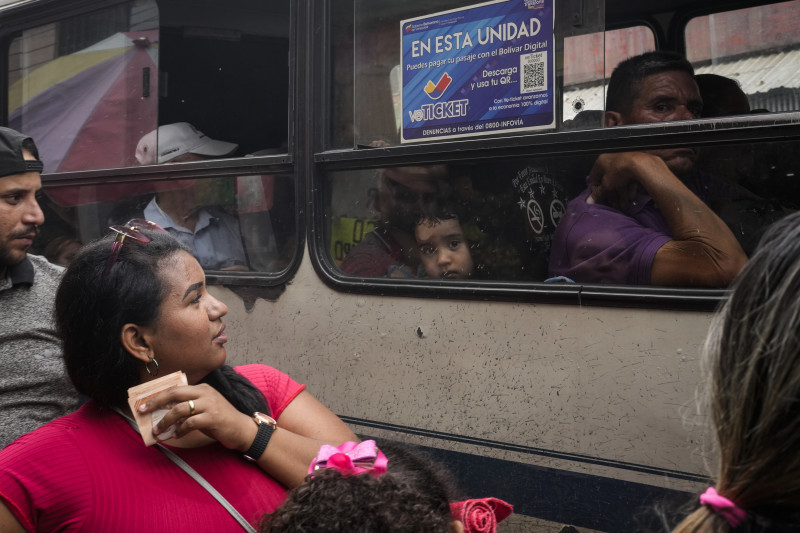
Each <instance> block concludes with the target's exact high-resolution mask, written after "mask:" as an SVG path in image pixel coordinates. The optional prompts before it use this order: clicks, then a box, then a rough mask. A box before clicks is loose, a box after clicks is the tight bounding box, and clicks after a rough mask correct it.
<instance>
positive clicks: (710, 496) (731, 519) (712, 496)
mask: <svg viewBox="0 0 800 533" xmlns="http://www.w3.org/2000/svg"><path fill="white" fill-rule="evenodd" d="M700 505H708V506H709V507H711V509H712V510H713V511H714V512H715V513H717V514H718V515H720V516H721V517H722V518H724V519H725V520H726V521H727V522H728V524H729V525H730V526H731V527H738V526H739V524H741V523H742V522H744V521H745V519H747V512H745V510H744V509H742V508H741V507H739V506H737V505H736V504H735V503H733V502H732V501H731V500H729V499H728V498H726V497H725V496H720V495H719V494H718V493H717V489H715V488H714V487H708V489H706V491H705V492H704V493H703V494H701V495H700Z"/></svg>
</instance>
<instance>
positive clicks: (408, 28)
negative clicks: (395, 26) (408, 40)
mask: <svg viewBox="0 0 800 533" xmlns="http://www.w3.org/2000/svg"><path fill="white" fill-rule="evenodd" d="M410 31H411V24H406V33H408V32H410Z"/></svg>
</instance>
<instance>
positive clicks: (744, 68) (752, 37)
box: [685, 1, 800, 114]
mask: <svg viewBox="0 0 800 533" xmlns="http://www.w3.org/2000/svg"><path fill="white" fill-rule="evenodd" d="M798 30H800V2H798V1H792V2H782V3H779V4H771V5H764V6H757V7H751V8H747V9H739V10H735V11H726V12H723V13H714V14H713V15H707V16H703V17H697V18H694V19H692V20H691V21H689V23H688V24H687V26H686V33H685V39H686V56H687V59H689V61H691V62H692V63H693V64H694V66H695V70H696V72H697V74H701V75H709V74H711V75H715V76H723V77H724V78H727V79H729V80H732V81H733V83H734V84H737V85H738V86H739V87H741V90H742V91H743V92H744V94H745V95H746V96H747V100H748V102H747V103H746V106H745V107H743V106H741V105H740V106H736V107H734V108H733V110H734V112H732V113H730V114H741V113H746V112H748V109H747V107H749V111H758V112H773V113H775V112H785V111H796V110H798V109H800V104H799V103H798V102H800V87H798V86H797V83H796V81H795V80H794V73H795V72H797V66H798V64H800V38H799V37H798V35H800V33H798ZM721 81H724V80H721ZM732 90H735V89H732Z"/></svg>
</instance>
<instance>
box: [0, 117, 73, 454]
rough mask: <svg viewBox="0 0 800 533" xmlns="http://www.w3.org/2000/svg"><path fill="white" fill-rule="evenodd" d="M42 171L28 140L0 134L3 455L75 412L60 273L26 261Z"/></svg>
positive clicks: (38, 214) (38, 217) (40, 261)
mask: <svg viewBox="0 0 800 533" xmlns="http://www.w3.org/2000/svg"><path fill="white" fill-rule="evenodd" d="M41 171H42V163H41V161H39V152H38V150H37V149H36V145H35V144H34V142H33V139H31V138H30V137H26V136H25V135H22V134H20V133H18V132H16V131H14V130H11V129H8V128H0V317H2V321H0V361H2V364H3V372H2V373H0V413H2V416H0V448H3V447H5V445H6V444H8V443H9V442H11V441H13V440H14V439H16V438H17V437H19V436H20V435H22V434H23V433H27V432H29V431H32V430H34V429H36V428H37V427H39V426H41V425H42V424H44V423H46V422H49V421H50V420H53V419H54V418H58V417H59V416H62V415H65V414H67V413H69V412H70V411H72V410H74V409H75V407H77V404H78V394H77V392H76V391H75V389H74V388H73V386H72V384H71V383H70V381H69V379H68V378H67V376H66V373H65V371H64V362H63V359H62V355H61V343H60V341H59V339H58V337H57V336H56V332H55V330H54V324H53V317H52V315H53V298H54V295H55V291H56V287H57V286H58V283H59V280H60V279H61V273H62V272H63V269H62V268H61V267H58V266H55V265H52V264H50V263H49V262H48V261H47V260H46V259H45V258H44V257H38V256H34V255H28V253H27V252H28V249H29V248H30V247H31V244H32V243H33V239H34V237H35V236H36V233H37V227H38V226H39V225H41V224H42V223H43V222H44V214H43V213H42V210H41V209H40V208H39V204H38V202H37V200H36V195H37V194H38V192H39V190H40V189H41V188H42V182H41V178H40V173H41Z"/></svg>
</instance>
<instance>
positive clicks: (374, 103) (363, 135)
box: [328, 0, 605, 148]
mask: <svg viewBox="0 0 800 533" xmlns="http://www.w3.org/2000/svg"><path fill="white" fill-rule="evenodd" d="M472 4H473V5H471V6H465V5H464V2H456V1H453V0H437V1H435V2H430V1H422V0H412V1H409V2H402V3H392V2H384V3H380V4H376V3H375V2H368V1H365V0H352V4H349V3H344V2H343V3H340V4H337V9H336V10H334V12H333V13H332V17H333V21H332V23H333V28H334V32H333V39H334V42H335V46H333V47H332V49H333V50H332V52H331V53H332V54H333V56H332V59H333V67H332V72H333V76H334V80H335V83H334V85H333V91H332V99H333V102H332V106H331V108H332V112H333V114H332V123H331V128H332V129H331V131H330V139H329V140H328V142H329V144H330V147H331V148H359V147H370V146H376V145H378V146H380V145H397V144H401V143H407V142H426V141H428V140H429V137H428V133H429V132H428V131H419V130H422V128H421V127H420V125H419V120H418V119H415V118H413V117H414V116H417V115H419V116H423V115H424V113H425V112H426V111H424V110H425V109H428V108H426V106H436V105H437V104H439V103H443V102H445V101H447V100H448V99H449V100H452V99H453V98H454V97H453V96H452V95H461V96H460V97H459V98H460V100H459V101H461V102H462V103H463V102H466V101H467V100H468V101H469V104H468V108H467V107H463V106H462V109H461V111H459V112H457V113H456V114H455V115H452V116H454V117H455V116H466V117H468V119H467V120H466V122H471V121H472V120H473V119H474V120H475V121H478V122H480V121H485V122H486V123H487V125H486V129H484V128H483V124H482V125H481V126H480V127H474V126H473V125H472V124H461V123H458V124H456V123H454V124H453V130H452V131H449V132H443V131H442V130H439V131H438V133H437V135H440V136H441V138H442V139H459V138H470V137H474V136H477V135H481V134H482V132H483V131H493V130H494V128H503V129H508V132H507V133H508V134H520V133H538V132H547V131H550V132H552V131H557V130H558V129H559V128H560V119H561V116H560V112H559V108H560V106H561V97H560V95H561V92H562V89H563V88H564V86H563V75H562V74H564V70H565V68H566V67H565V66H564V62H565V61H566V60H567V58H566V56H564V38H565V37H568V36H575V35H582V34H587V33H597V32H602V31H603V30H604V28H605V17H604V9H605V3H604V2H602V1H598V0H592V1H587V2H582V3H581V8H580V9H579V15H580V16H579V19H578V20H576V18H575V14H574V13H573V12H572V11H571V9H569V8H562V7H560V6H559V7H558V8H555V9H554V8H553V7H552V6H553V5H554V4H553V3H552V2H541V1H536V2H529V3H528V4H526V5H523V4H522V3H520V2H517V3H505V4H502V3H491V2H488V3H483V4H482V3H478V2H475V3H472ZM556 4H557V3H556ZM345 5H347V6H348V8H346V9H345ZM339 6H341V9H339V8H338V7H339ZM349 6H352V11H351V10H350V8H349ZM512 6H517V9H518V10H519V12H518V13H514V14H511V15H508V14H506V15H507V16H508V18H503V17H505V16H506V15H504V16H503V17H500V18H501V19H503V20H505V21H509V22H504V23H503V24H499V25H497V26H492V21H493V20H494V21H495V22H497V20H500V19H496V18H495V17H497V16H498V15H497V13H493V12H492V10H495V9H503V10H508V9H512ZM482 10H483V11H482ZM531 21H535V23H531ZM403 22H405V23H407V24H406V26H407V27H408V28H414V29H413V30H412V29H408V28H405V29H403V30H402V31H401V27H400V25H401V23H403ZM409 25H410V26H409ZM425 28H436V29H433V30H430V33H428V30H426V29H425ZM490 29H491V31H490ZM492 32H494V33H492ZM509 32H510V33H509ZM601 34H602V33H601ZM404 35H405V36H406V37H404ZM416 37H418V40H414V39H415V38H416ZM437 39H438V41H437ZM429 41H430V42H429ZM415 43H416V44H415ZM437 43H438V44H437ZM600 44H601V48H600V50H598V52H597V54H598V55H599V56H600V57H599V61H600V64H601V65H602V64H603V58H602V56H603V51H602V38H601V40H600ZM429 45H430V48H429ZM573 50H574V49H573ZM574 53H575V60H576V61H577V56H578V55H580V54H581V53H585V51H584V52H577V51H575V52H574ZM354 58H355V59H354ZM569 60H572V58H569ZM576 68H577V69H578V71H579V72H580V71H581V69H582V68H583V67H576ZM601 70H602V69H601ZM573 77H574V76H573ZM448 80H452V81H448ZM534 82H535V83H534ZM574 83H580V82H577V81H576V82H574ZM601 83H602V72H601ZM492 87H496V89H492ZM415 104H419V105H418V106H416V107H414V105H415ZM430 109H433V108H430ZM478 110H480V112H479V111H478ZM515 110H516V111H515ZM415 112H416V115H415ZM432 112H433V111H432ZM515 112H516V113H517V116H516V117H514V118H519V116H523V117H524V118H523V119H522V122H523V123H522V124H519V123H515V121H513V120H510V118H509V121H508V122H506V123H503V119H504V118H506V117H511V116H512V115H513V114H514V113H515ZM448 113H449V112H448ZM537 113H541V117H540V118H537V119H533V118H532V117H529V116H528V115H530V114H537ZM434 114H435V113H434ZM451 114H452V113H451ZM432 116H433V115H430V116H429V118H430V117H432ZM545 117H546V118H545ZM494 118H497V124H495V123H494V121H493V119H494ZM426 120H429V119H426ZM459 126H461V127H460V128H459ZM514 128H517V129H514ZM501 133H502V132H501Z"/></svg>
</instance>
